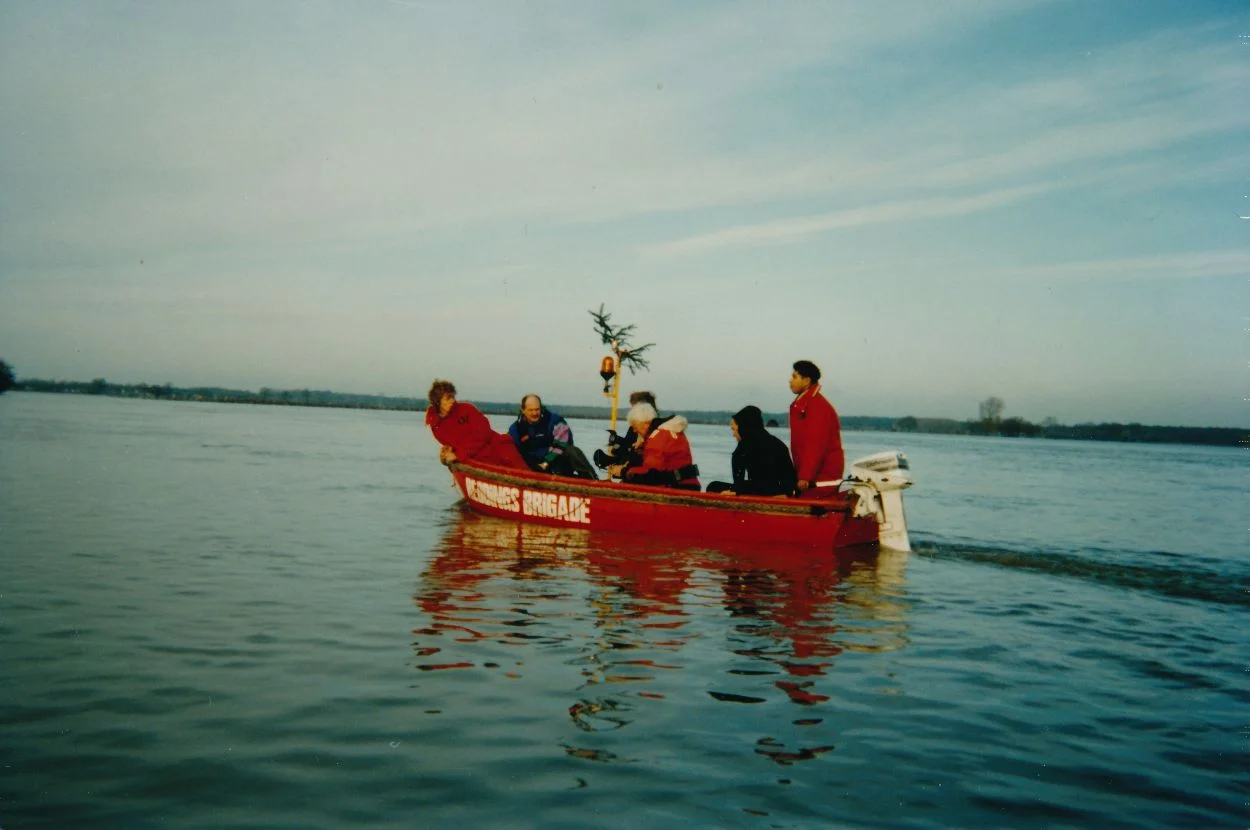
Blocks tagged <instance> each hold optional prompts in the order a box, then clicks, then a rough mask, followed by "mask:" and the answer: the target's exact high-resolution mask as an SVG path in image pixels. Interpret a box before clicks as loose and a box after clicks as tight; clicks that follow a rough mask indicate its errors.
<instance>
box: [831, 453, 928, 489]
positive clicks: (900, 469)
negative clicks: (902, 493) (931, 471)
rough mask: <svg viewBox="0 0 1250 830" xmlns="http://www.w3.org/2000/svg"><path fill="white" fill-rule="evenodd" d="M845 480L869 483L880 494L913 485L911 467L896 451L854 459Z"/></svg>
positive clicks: (905, 458) (904, 456) (904, 457)
mask: <svg viewBox="0 0 1250 830" xmlns="http://www.w3.org/2000/svg"><path fill="white" fill-rule="evenodd" d="M846 478H847V480H855V481H870V482H872V483H873V484H874V485H876V487H877V489H878V490H880V491H882V492H885V491H887V490H902V489H903V488H904V487H910V486H912V485H913V484H914V483H915V480H914V479H913V478H912V477H911V465H909V464H908V463H907V456H906V455H904V454H903V453H901V452H899V451H897V450H887V451H885V452H876V453H873V454H872V455H865V456H864V457H863V458H857V459H855V460H854V461H852V462H851V469H850V472H848V473H847V476H846Z"/></svg>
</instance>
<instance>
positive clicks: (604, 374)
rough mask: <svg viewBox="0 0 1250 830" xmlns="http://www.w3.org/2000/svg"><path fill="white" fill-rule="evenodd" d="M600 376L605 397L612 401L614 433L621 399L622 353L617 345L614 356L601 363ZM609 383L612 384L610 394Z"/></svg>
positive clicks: (615, 345) (613, 350) (609, 356)
mask: <svg viewBox="0 0 1250 830" xmlns="http://www.w3.org/2000/svg"><path fill="white" fill-rule="evenodd" d="M599 376H600V377H601V378H603V395H604V397H610V398H611V399H612V431H613V432H616V408H617V406H618V402H619V401H620V399H621V351H620V348H619V347H618V345H617V344H616V343H613V344H612V354H610V355H608V356H607V357H605V358H604V359H603V360H602V362H600V363H599ZM608 381H611V382H612V391H611V392H610V393H609V392H608Z"/></svg>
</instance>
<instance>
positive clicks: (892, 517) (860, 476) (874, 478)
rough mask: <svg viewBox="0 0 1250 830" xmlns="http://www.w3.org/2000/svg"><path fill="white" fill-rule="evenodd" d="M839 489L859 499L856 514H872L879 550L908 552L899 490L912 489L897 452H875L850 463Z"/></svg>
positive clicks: (904, 519)
mask: <svg viewBox="0 0 1250 830" xmlns="http://www.w3.org/2000/svg"><path fill="white" fill-rule="evenodd" d="M842 481H843V484H842V487H843V488H844V489H848V490H851V491H852V492H854V493H855V494H856V495H858V496H859V506H858V507H857V509H856V511H855V512H856V514H857V515H861V516H866V515H869V514H875V515H876V517H877V523H878V524H880V526H881V529H880V530H879V531H878V539H879V542H880V544H881V546H882V547H887V548H893V549H894V550H911V540H910V539H909V538H908V537H907V516H906V515H905V514H904V513H903V490H904V489H905V488H907V487H910V486H912V484H913V483H914V482H913V481H912V477H911V472H910V469H909V467H908V464H907V456H905V455H903V454H902V453H901V452H899V451H897V450H888V451H886V452H877V453H873V454H872V455H866V456H864V457H863V458H857V459H855V460H854V461H852V462H851V469H850V472H848V473H847V474H846V478H844V479H843V480H842Z"/></svg>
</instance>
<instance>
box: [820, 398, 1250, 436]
mask: <svg viewBox="0 0 1250 830" xmlns="http://www.w3.org/2000/svg"><path fill="white" fill-rule="evenodd" d="M1005 408H1006V405H1005V404H1004V402H1003V399H1002V398H998V397H989V398H986V399H985V400H983V401H981V402H980V403H979V404H978V405H977V417H976V418H971V419H969V420H967V421H958V420H955V419H953V418H917V417H915V416H913V415H908V416H906V417H904V418H899V419H898V420H896V421H894V422H893V424H892V426H891V427H890V429H891V430H892V431H894V432H928V433H939V434H945V435H1000V436H1002V437H1004V438H1067V439H1071V440H1081V441H1130V442H1140V443H1152V444H1207V445H1212V446H1229V447H1235V446H1239V445H1242V446H1245V445H1250V435H1247V431H1246V430H1244V429H1228V428H1225V427H1166V426H1148V425H1145V424H1139V423H1132V424H1120V423H1102V424H1093V423H1086V424H1076V425H1075V426H1067V425H1065V424H1061V423H1059V422H1058V421H1056V420H1055V419H1054V418H1044V419H1042V422H1041V423H1040V424H1035V423H1033V422H1032V421H1026V420H1025V419H1024V418H1017V417H1011V418H1003V411H1004V410H1005ZM849 420H851V419H843V423H844V424H845V423H847V422H848V421H849ZM860 428H861V429H872V428H873V427H870V426H861V427H860Z"/></svg>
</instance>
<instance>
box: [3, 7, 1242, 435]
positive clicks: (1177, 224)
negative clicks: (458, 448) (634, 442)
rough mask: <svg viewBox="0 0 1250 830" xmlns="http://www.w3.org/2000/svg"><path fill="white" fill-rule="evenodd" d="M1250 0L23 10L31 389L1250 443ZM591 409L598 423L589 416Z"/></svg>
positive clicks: (18, 15)
mask: <svg viewBox="0 0 1250 830" xmlns="http://www.w3.org/2000/svg"><path fill="white" fill-rule="evenodd" d="M1248 49H1250V7H1247V6H1246V5H1245V4H1241V3H1232V2H1227V0H1198V2H1194V3H1189V4H1148V5H1145V6H1143V5H1141V4H1138V3H1133V2H1127V0H1107V2H1102V3H1098V4H1079V3H1072V2H1069V1H1068V0H1002V1H1001V2H988V0H952V2H948V3H942V4H935V3H929V2H921V0H900V2H897V3H892V4H889V5H888V6H880V5H878V4H872V3H868V2H866V0H860V1H859V2H855V1H854V0H853V1H852V2H845V3H836V4H802V5H763V4H756V3H721V4H681V5H673V4H668V3H653V2H642V3H631V4H597V5H589V6H588V5H585V4H580V3H567V2H550V3H544V4H527V5H518V4H510V3H501V2H483V3H480V4H455V3H444V2H438V0H428V1H427V0H411V2H406V1H405V0H372V1H369V2H357V3H348V2H346V0H272V2H268V3H264V4H253V3H244V2H238V0H223V2H216V3H210V4H193V3H184V2H175V3H153V2H147V1H146V0H100V2H86V0H52V1H51V2H34V0H12V2H7V3H4V4H3V5H0V107H3V111H4V112H5V118H4V120H3V122H0V358H3V359H4V360H6V361H8V362H9V363H10V364H11V365H13V366H14V368H15V371H16V372H17V374H18V376H19V377H25V378H43V379H67V380H84V381H86V380H90V379H92V378H95V377H103V378H106V379H108V380H110V381H111V382H117V383H165V382H170V383H173V384H175V385H178V386H220V387H226V388H237V389H250V390H259V389H260V388H262V387H271V388H280V389H281V388H286V389H295V388H310V389H326V390H333V391H336V392H344V393H356V394H382V395H388V396H403V397H416V398H421V397H424V395H425V391H426V389H427V388H428V386H429V384H430V381H431V380H432V379H434V378H435V377H446V378H450V379H452V380H453V381H455V383H456V384H457V386H458V387H459V389H460V393H461V396H462V397H463V398H464V399H466V400H482V401H492V402H501V401H510V400H517V399H519V398H520V397H521V395H522V394H524V393H527V392H538V393H540V394H542V395H543V397H544V398H545V399H546V400H549V401H552V402H561V403H566V404H571V405H584V406H595V405H602V404H603V403H606V401H605V400H604V399H603V398H602V396H601V395H600V394H599V390H600V389H601V381H600V380H599V378H598V374H597V370H598V362H599V359H600V357H602V355H603V354H604V353H605V352H604V349H603V347H602V346H601V345H600V343H599V341H598V338H597V336H596V335H595V334H594V331H593V328H592V325H591V320H590V317H589V315H588V314H587V310H589V309H594V308H598V306H599V305H600V303H603V304H605V305H606V307H607V310H608V311H610V312H611V313H612V314H613V319H614V322H617V323H633V324H635V325H636V326H637V342H640V343H641V342H655V343H656V344H657V345H656V346H655V347H654V348H653V349H652V351H651V353H650V354H649V356H650V357H651V365H652V370H651V371H650V372H648V373H642V374H639V375H636V376H633V377H631V376H629V375H628V374H626V375H625V377H624V378H623V380H622V390H623V393H624V394H628V391H629V390H631V389H639V388H648V389H652V390H653V391H655V392H656V394H657V395H658V397H659V399H660V402H661V405H662V406H663V407H664V408H665V409H668V410H670V411H681V410H683V409H687V410H696V409H697V410H728V411H733V410H736V409H737V408H739V407H740V406H742V405H743V404H744V403H748V402H750V403H755V404H756V405H758V406H760V407H762V408H764V409H766V410H770V411H779V410H780V411H783V410H784V409H785V408H786V407H787V406H788V404H789V401H790V398H791V396H790V394H789V391H788V388H787V385H786V381H787V379H788V377H789V374H790V365H791V363H792V362H793V361H794V360H796V359H800V358H804V359H809V360H813V361H815V362H816V363H817V364H818V365H819V366H820V367H821V368H822V370H823V371H824V374H825V378H824V386H825V390H826V394H827V395H828V397H829V398H830V400H831V401H833V403H834V404H835V406H837V408H838V410H839V411H840V412H842V413H845V414H847V415H872V414H874V413H884V414H886V415H894V416H896V417H902V416H905V415H915V416H917V417H933V418H954V419H957V420H967V419H969V418H975V417H976V415H977V404H978V402H979V401H981V400H983V399H985V398H987V397H989V396H991V395H994V396H997V397H1000V398H1002V399H1003V400H1004V401H1005V403H1006V409H1005V412H1004V415H1005V416H1007V417H1011V416H1018V417H1021V418H1025V419H1027V420H1030V421H1033V422H1040V421H1041V420H1043V419H1044V418H1047V417H1053V418H1055V419H1057V420H1058V421H1060V422H1062V423H1065V424H1076V423H1085V422H1093V423H1099V422H1119V423H1133V422H1137V423H1142V424H1152V425H1175V426H1214V427H1233V428H1246V427H1250V408H1248V406H1247V394H1248V393H1250V382H1248V381H1250V376H1248V374H1247V366H1248V361H1250V340H1248V339H1247V319H1248V316H1247V315H1248V314H1250V311H1248V310H1250V286H1248V285H1247V277H1248V276H1250V242H1248V241H1247V233H1250V156H1247V154H1246V152H1245V148H1246V147H1247V146H1250V106H1248V105H1250V51H1247V50H1248ZM583 401H584V402H585V403H579V402H583Z"/></svg>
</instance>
